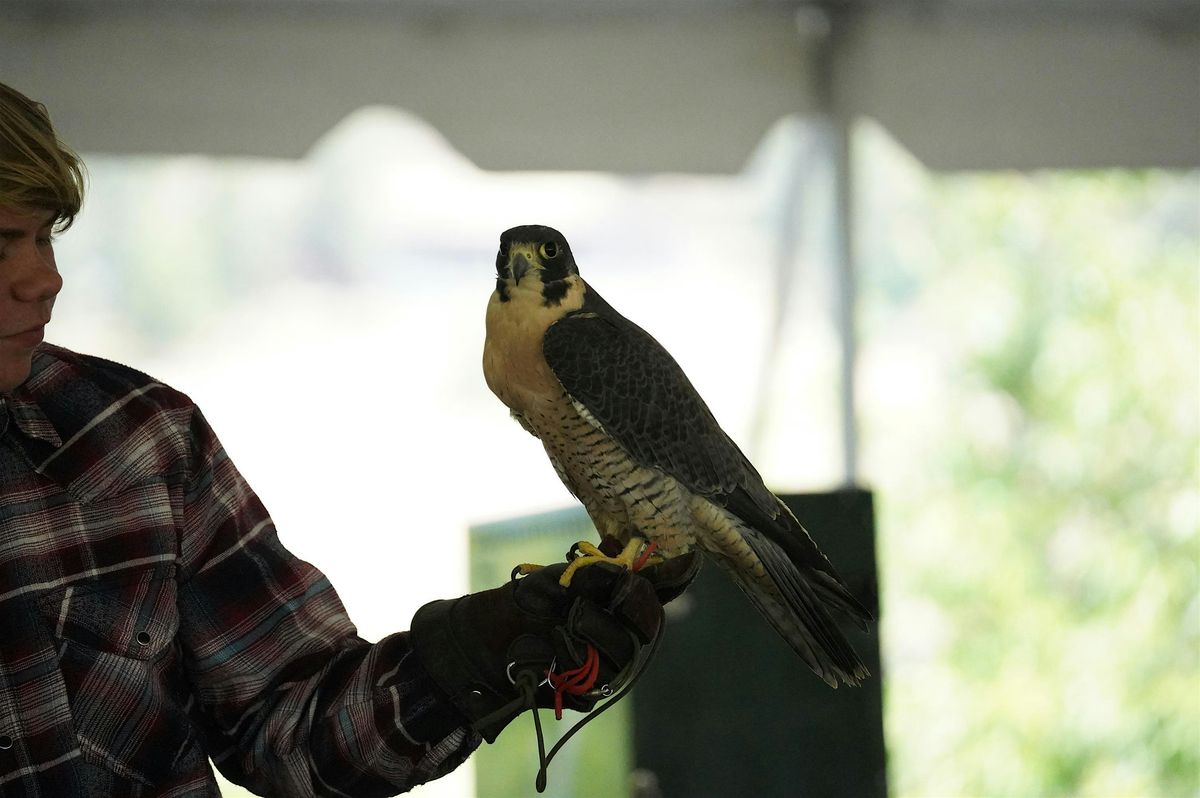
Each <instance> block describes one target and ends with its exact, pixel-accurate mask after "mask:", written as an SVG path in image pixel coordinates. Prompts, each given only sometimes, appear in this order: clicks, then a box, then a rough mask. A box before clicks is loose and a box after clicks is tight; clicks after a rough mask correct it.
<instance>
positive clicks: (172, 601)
mask: <svg viewBox="0 0 1200 798" xmlns="http://www.w3.org/2000/svg"><path fill="white" fill-rule="evenodd" d="M462 723H463V719H462V717H461V716H460V715H458V714H457V712H456V711H455V710H454V709H453V708H452V707H450V705H449V703H448V702H447V701H446V700H445V699H444V698H443V697H441V696H440V694H439V693H438V692H437V688H436V687H434V685H433V682H432V681H431V679H430V677H429V676H428V674H427V673H426V672H425V671H424V670H423V669H422V668H421V666H420V665H418V663H417V661H416V656H415V655H414V654H413V653H412V649H411V647H410V645H409V641H408V635H407V633H400V634H395V635H391V636H389V637H387V638H384V639H383V640H382V641H380V642H379V643H377V644H375V645H370V644H368V643H367V642H366V641H364V640H362V639H361V638H359V637H358V636H357V634H356V632H355V628H354V626H353V625H352V624H351V622H350V619H349V618H348V617H347V616H346V612H345V610H344V609H343V607H342V604H341V601H340V600H339V599H338V597H337V594H336V593H335V592H334V590H333V588H332V587H331V586H330V584H329V582H328V580H327V579H326V578H325V576H324V575H323V574H321V573H320V572H319V571H317V570H316V569H315V568H313V567H312V566H311V565H309V564H308V563H305V562H303V561H301V560H299V559H297V558H296V557H294V556H293V555H292V554H290V553H289V552H288V551H287V550H286V549H285V548H284V547H283V546H282V544H280V542H279V539H278V538H277V537H276V534H275V528H274V526H273V525H272V523H271V519H270V517H269V516H268V515H267V511H266V509H265V508H264V507H263V506H262V504H261V503H260V502H259V500H258V498H257V497H256V496H255V495H254V493H253V492H252V491H251V490H250V488H249V486H248V485H247V484H246V482H245V481H244V480H243V479H242V477H241V475H239V474H238V472H237V470H236V469H235V468H234V466H233V463H232V462H231V461H230V460H229V458H228V456H227V455H226V454H225V451H224V449H222V447H221V444H220V442H219V441H218V440H217V438H216V436H215V435H214V434H213V432H212V430H211V429H210V428H209V426H208V424H207V423H206V422H205V420H204V417H203V416H202V415H201V414H200V411H199V410H198V409H197V408H196V407H195V405H193V404H192V402H191V401H190V400H189V399H188V398H187V397H186V396H184V395H183V394H181V393H179V392H177V391H174V390H172V389H171V388H169V387H167V386H165V385H162V384H160V383H158V382H155V381H154V380H152V379H151V378H149V377H147V376H145V375H144V374H141V373H139V372H136V371H134V370H132V369H129V368H126V367H124V366H120V365H117V364H114V363H110V362H107V361H104V360H100V359H97V358H92V357H85V356H81V355H77V354H74V353H72V352H69V351H67V350H64V349H61V348H58V347H54V346H49V345H43V346H42V347H41V348H40V350H39V351H38V352H37V353H36V355H35V357H34V364H33V372H32V374H31V376H30V378H29V379H28V380H27V381H26V382H25V384H24V385H22V386H21V387H20V388H18V389H16V390H15V391H13V392H12V393H11V394H9V395H7V396H0V796H3V798H18V796H19V797H20V798H35V797H36V798H68V797H70V798H74V797H75V796H104V798H121V797H122V796H171V797H172V798H174V797H176V796H213V795H217V794H218V791H217V787H216V784H215V782H214V779H213V775H212V771H211V769H210V768H209V766H208V757H211V758H212V759H213V761H214V762H216V764H217V766H218V767H219V768H220V769H221V771H222V772H223V773H224V774H225V775H226V776H228V777H229V778H230V779H231V780H232V781H234V782H237V783H240V784H244V785H246V786H248V787H249V788H250V789H252V790H254V791H255V792H259V793H262V794H265V795H274V796H286V798H299V797H300V796H315V795H338V796H340V795H351V796H367V795H372V796H373V795H393V794H395V793H397V792H401V791H403V790H405V789H408V788H410V787H412V786H413V785H416V784H420V783H421V782H424V781H427V780H429V779H433V778H436V777H438V776H440V775H442V774H444V773H446V772H448V771H450V770H452V769H453V768H455V767H456V766H457V765H458V764H459V763H461V762H462V761H463V760H464V759H465V758H466V757H467V755H468V754H470V753H471V751H472V750H474V748H475V747H476V746H477V745H478V744H479V738H478V736H477V735H475V734H473V733H470V732H468V731H467V730H466V729H464V728H463V726H462Z"/></svg>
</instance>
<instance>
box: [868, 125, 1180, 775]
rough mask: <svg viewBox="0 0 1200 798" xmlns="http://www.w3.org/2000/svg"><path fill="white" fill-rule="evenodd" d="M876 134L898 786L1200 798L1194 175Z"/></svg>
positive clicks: (875, 268) (875, 416)
mask: <svg viewBox="0 0 1200 798" xmlns="http://www.w3.org/2000/svg"><path fill="white" fill-rule="evenodd" d="M862 141H863V144H864V146H863V148H862V150H863V152H862V155H863V159H862V162H861V163H862V165H863V168H862V171H861V172H860V174H861V175H862V176H863V177H862V179H861V181H860V182H861V186H860V192H861V201H862V203H863V213H864V217H863V222H862V227H861V229H862V230H863V231H864V234H863V237H862V241H861V242H860V247H861V248H860V257H861V263H862V264H863V275H862V278H861V283H862V286H863V291H864V304H863V306H862V309H861V315H860V322H861V324H862V332H863V336H864V345H863V362H862V369H863V372H862V374H863V384H864V391H863V393H864V396H863V401H862V407H861V410H862V423H863V433H864V444H865V458H864V459H865V470H866V472H867V477H868V479H869V481H870V482H871V483H872V484H873V487H875V488H876V489H878V490H879V496H880V504H881V512H880V517H881V521H880V547H881V551H880V559H881V564H882V570H883V580H884V582H883V604H884V616H883V617H884V619H885V620H884V628H883V630H882V634H883V636H884V637H883V643H884V647H885V652H886V653H885V659H886V663H885V670H886V674H885V678H886V681H885V690H886V707H887V708H886V714H887V717H886V720H887V731H888V744H889V749H890V750H889V754H890V767H891V774H890V775H891V783H892V787H893V792H894V793H895V794H897V795H901V796H935V795H938V796H941V795H944V796H968V795H969V796H985V795H986V796H1059V795H1063V796H1066V795H1070V796H1077V795H1078V796H1085V795H1086V796H1185V795H1187V796H1192V795H1197V794H1200V599H1198V598H1197V586H1198V580H1197V574H1198V564H1200V544H1198V539H1197V528H1198V526H1200V472H1198V461H1197V441H1198V433H1200V430H1198V423H1197V422H1198V416H1200V316H1198V305H1200V302H1198V299H1200V297H1198V293H1200V175H1197V174H1195V173H1192V174H1178V173H1176V174H1170V173H1161V172H1137V173H1131V172H1113V171H1105V172H1094V173H1034V174H1018V173H996V174H961V175H943V176H931V175H929V174H928V173H926V172H925V171H923V169H922V168H921V167H920V166H919V165H918V164H915V163H913V162H912V161H911V160H909V159H908V158H907V156H905V155H903V154H902V153H900V152H899V151H898V150H896V149H895V148H894V147H893V146H892V145H890V144H889V143H887V142H886V141H885V140H884V139H882V137H881V136H879V135H877V134H868V135H866V136H865V137H864V138H863V140H862Z"/></svg>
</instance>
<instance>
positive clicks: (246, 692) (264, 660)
mask: <svg viewBox="0 0 1200 798" xmlns="http://www.w3.org/2000/svg"><path fill="white" fill-rule="evenodd" d="M191 440H192V462H191V464H190V466H189V474H188V479H187V480H186V483H185V487H184V489H183V490H184V495H183V497H182V508H183V509H182V518H181V523H180V526H181V541H180V563H181V565H180V586H181V592H180V598H179V612H180V616H181V621H180V642H181V645H182V647H183V654H184V659H185V662H186V669H187V675H188V681H189V682H190V685H189V687H190V690H191V692H192V695H193V706H192V707H191V710H190V711H191V714H192V716H193V718H194V720H195V722H196V725H197V726H198V727H199V729H200V730H201V734H202V736H203V738H204V739H203V742H204V744H205V747H206V749H207V751H208V752H209V755H210V756H211V757H212V759H213V761H214V763H215V764H216V765H217V767H218V768H219V769H220V770H221V772H222V773H224V774H225V776H226V777H227V778H229V779H230V780H231V781H233V782H235V783H238V784H242V785H244V786H246V787H248V788H250V789H252V790H254V791H256V792H261V793H263V794H268V795H287V796H294V797H295V798H304V797H305V796H320V795H339V796H341V795H349V796H383V795H395V794H396V793H398V792H402V791H404V790H407V789H409V788H411V787H413V786H415V785H417V784H421V783H423V782H425V781H428V780H430V779H435V778H437V777H439V776H442V775H444V774H445V773H448V772H449V771H451V770H453V769H454V768H455V767H457V766H458V765H459V764H460V763H461V762H462V761H463V760H464V759H466V757H467V756H468V755H469V754H470V753H471V752H472V751H473V750H474V749H475V748H476V747H477V746H478V745H479V743H480V738H479V737H478V735H476V734H475V733H473V732H471V731H469V730H468V729H467V728H466V727H465V725H464V724H465V721H464V719H463V717H462V716H461V715H460V714H459V713H458V711H457V710H456V709H454V708H453V707H452V705H451V704H450V703H449V701H448V700H447V699H446V698H445V697H444V696H443V695H441V693H440V692H439V690H438V688H437V687H436V686H435V685H434V683H433V680H432V679H431V678H430V677H429V675H428V673H427V672H426V671H425V670H424V669H423V667H422V666H421V665H420V664H419V662H418V660H417V657H416V655H415V653H414V652H413V650H412V646H411V645H410V643H409V636H408V633H407V632H401V633H398V634H393V635H391V636H389V637H386V638H384V639H383V640H381V641H380V642H378V643H376V644H374V645H372V644H369V643H367V642H366V641H365V640H363V639H362V638H360V637H359V636H358V634H357V632H356V630H355V628H354V625H353V624H352V623H351V621H350V619H349V617H348V616H347V614H346V611H345V609H344V608H343V606H342V603H341V600H340V599H339V598H338V596H337V593H336V592H335V591H334V589H333V587H332V586H331V585H330V583H329V580H328V579H327V578H326V577H325V575H324V574H322V573H321V572H320V571H318V570H317V569H316V568H314V567H313V566H312V565H309V564H308V563H306V562H304V561H303V560H300V559H299V558H297V557H295V556H293V555H292V554H291V553H290V552H288V551H287V549H285V548H284V547H283V545H282V544H281V543H280V542H279V539H278V537H277V536H276V533H275V527H274V525H273V524H272V522H271V519H270V516H269V515H268V514H267V511H266V509H265V508H264V507H263V505H262V503H261V502H260V501H259V499H258V497H257V496H256V495H255V494H254V492H253V491H252V490H251V489H250V487H249V485H247V484H246V481H245V480H244V479H243V478H242V477H241V475H240V474H239V473H238V471H237V469H236V468H235V467H234V465H233V463H232V462H231V461H230V459H229V457H228V456H227V455H226V453H225V450H224V449H223V448H222V447H221V444H220V442H219V441H218V440H217V438H216V436H215V434H214V433H213V431H212V429H211V428H210V427H209V426H208V424H207V422H206V421H205V420H204V418H203V416H202V415H201V414H200V412H199V410H196V411H195V413H194V415H193V418H192V424H191Z"/></svg>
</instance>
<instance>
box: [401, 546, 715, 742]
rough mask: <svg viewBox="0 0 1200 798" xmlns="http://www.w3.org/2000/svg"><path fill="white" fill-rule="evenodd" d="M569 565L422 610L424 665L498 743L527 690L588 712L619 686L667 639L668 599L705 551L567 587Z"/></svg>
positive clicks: (417, 635) (591, 574) (589, 575)
mask: <svg viewBox="0 0 1200 798" xmlns="http://www.w3.org/2000/svg"><path fill="white" fill-rule="evenodd" d="M566 567H567V566H566V563H557V564H555V565H550V566H547V567H545V568H543V569H541V570H538V571H535V572H533V573H531V574H529V575H527V576H523V577H517V578H514V579H513V580H512V581H511V582H510V583H508V584H507V585H504V586H502V587H498V588H494V589H492V590H486V591H483V592H481V593H472V594H469V595H466V596H462V597H460V598H457V599H449V600H443V601H434V602H431V603H430V604H426V605H425V606H424V607H421V609H419V610H417V613H416V615H415V616H414V617H413V622H412V643H413V648H414V649H415V650H416V653H417V656H418V657H419V658H420V660H421V663H422V664H423V665H424V667H425V669H426V670H427V671H428V672H429V674H430V676H431V677H432V678H433V680H434V682H436V683H437V685H438V686H439V687H440V688H441V689H442V691H443V692H444V693H445V694H446V695H447V696H448V697H449V698H450V700H451V701H452V702H453V703H454V705H455V706H456V707H458V709H459V710H460V711H461V712H462V713H463V714H464V715H465V716H466V717H467V719H468V721H469V722H470V723H471V725H472V726H473V727H474V728H475V729H476V730H477V731H479V733H480V734H482V735H483V737H484V739H485V740H487V741H488V742H489V743H490V742H494V741H495V739H496V737H497V735H499V733H500V731H501V730H502V729H504V727H505V726H507V725H508V723H509V722H510V721H511V720H512V719H513V718H514V717H516V716H517V715H519V714H520V713H521V712H523V711H524V710H525V709H528V708H529V702H528V701H527V700H525V699H526V698H527V696H526V694H525V693H523V689H532V691H533V695H532V703H533V704H535V705H536V706H539V707H554V706H555V705H556V702H561V703H560V705H561V706H565V707H568V708H570V709H576V710H580V711H588V710H590V709H591V708H592V707H593V706H594V705H595V703H596V702H597V701H598V700H599V699H600V698H602V697H604V696H606V695H609V694H611V693H612V692H614V691H615V690H617V689H619V688H620V687H621V686H622V684H623V683H624V680H625V679H626V678H627V677H628V674H629V671H630V667H629V666H630V665H631V664H632V663H634V662H635V660H636V659H637V658H638V656H639V654H640V653H642V651H643V647H645V646H646V645H647V644H649V643H650V642H651V641H653V640H654V639H655V638H656V637H657V636H658V634H659V632H660V630H661V626H662V620H663V615H662V604H663V602H665V601H669V600H670V599H672V598H674V597H675V596H677V595H679V593H680V592H682V590H683V588H685V587H686V586H687V584H688V583H689V582H690V581H691V578H692V577H694V576H695V573H696V571H697V570H698V567H699V557H698V556H696V555H695V554H694V553H692V554H688V555H685V556H684V557H680V558H675V559H673V560H669V561H667V562H665V563H662V564H660V565H655V566H649V567H646V568H643V569H641V570H640V571H639V572H638V573H632V572H631V571H629V570H628V569H626V568H622V567H620V566H616V565H610V564H608V563H598V564H594V565H589V566H586V567H584V568H581V569H579V570H578V571H576V572H575V575H574V577H573V578H572V580H571V585H570V586H569V587H566V588H564V587H562V586H561V585H559V583H558V579H559V577H560V576H561V575H562V573H563V571H564V570H565V568H566ZM643 664H644V663H643ZM564 681H567V682H570V684H569V685H568V688H566V689H557V690H556V684H554V683H559V684H561V683H562V682H564ZM552 682H553V683H552ZM580 688H586V689H583V690H580ZM572 689H573V690H574V691H575V692H572V691H571V690H572Z"/></svg>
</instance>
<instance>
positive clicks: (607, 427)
mask: <svg viewBox="0 0 1200 798" xmlns="http://www.w3.org/2000/svg"><path fill="white" fill-rule="evenodd" d="M483 371H484V376H485V378H486V379H487V384H488V387H489V388H491V390H492V392H493V393H495V394H496V395H497V396H498V397H499V398H500V400H501V401H503V402H504V404H506V405H507V406H508V407H509V409H510V410H511V411H512V416H513V418H515V419H516V420H517V421H518V422H520V424H521V426H522V427H524V428H525V429H526V430H527V431H529V432H530V433H532V434H533V435H534V436H536V437H537V438H539V439H540V440H541V441H542V444H543V446H544V447H545V449H546V454H547V455H549V457H550V462H551V463H553V465H554V469H555V471H557V472H558V476H559V478H560V479H562V481H563V483H564V484H565V485H566V486H567V489H568V490H570V491H571V493H572V494H573V495H574V496H575V497H576V498H577V499H579V501H580V502H581V503H582V504H583V506H584V507H585V508H586V509H587V512H588V515H589V516H590V517H591V519H592V522H593V523H594V524H595V525H596V529H597V531H598V532H599V533H600V535H601V537H605V536H614V537H616V538H617V539H619V540H620V541H621V542H622V543H623V544H624V543H627V544H628V545H627V546H626V549H625V552H623V554H622V556H621V558H620V559H621V561H622V562H624V563H625V564H629V563H631V562H632V557H633V556H635V555H636V554H637V553H639V552H640V546H641V545H642V540H641V539H645V540H646V541H649V542H651V543H652V544H654V546H655V547H656V550H657V552H658V553H660V554H661V555H662V556H664V557H667V558H670V557H675V556H680V555H683V554H685V553H687V552H688V551H691V550H692V549H699V550H700V551H701V552H703V553H704V554H705V555H706V556H707V557H708V558H709V559H711V560H713V561H714V562H716V563H717V564H718V565H720V566H721V567H722V568H724V570H725V571H726V572H727V573H728V574H729V575H730V576H731V577H732V578H733V580H734V582H736V583H737V585H738V587H740V588H741V589H742V591H743V592H745V594H746V595H747V596H748V597H749V598H750V601H751V602H753V604H754V606H755V607H756V608H757V609H758V611H759V612H760V613H761V614H762V615H763V616H765V617H766V619H767V620H768V621H769V622H770V623H771V625H772V626H773V627H774V628H775V630H776V631H777V632H778V633H779V634H780V635H781V636H782V637H783V638H784V639H785V640H786V641H787V642H788V644H789V645H790V646H791V647H792V649H793V650H795V652H796V653H797V654H799V655H800V657H801V658H802V659H803V660H804V662H805V663H807V664H808V666H809V667H810V668H812V670H813V671H814V672H815V673H816V674H817V675H818V676H820V677H821V678H822V679H823V680H824V681H825V682H826V683H827V684H829V685H830V686H832V687H837V685H838V680H839V679H840V680H841V681H842V682H845V683H846V684H855V685H856V684H858V683H859V682H860V680H862V679H863V678H865V677H866V676H867V675H868V673H867V669H866V667H865V666H864V665H863V663H862V661H861V660H860V659H859V657H858V655H857V654H856V653H855V652H854V650H853V649H852V648H851V647H850V645H849V643H847V641H846V639H845V637H844V636H843V635H842V633H841V632H840V631H839V630H838V628H837V626H836V625H835V624H834V622H833V621H832V619H831V617H830V614H829V610H830V609H831V608H832V609H836V610H839V611H841V612H843V613H845V614H846V615H848V616H849V617H850V618H851V619H853V620H854V621H855V622H856V623H857V624H858V625H859V626H860V627H861V628H863V629H864V630H865V629H866V621H868V620H870V619H871V615H870V613H869V612H868V611H867V610H866V609H865V608H864V607H863V606H862V604H860V603H859V602H858V600H857V599H855V597H854V596H853V595H852V594H851V593H850V591H849V589H847V587H846V585H845V583H844V582H843V581H842V579H841V578H840V577H839V576H838V575H837V572H836V571H834V569H833V566H832V565H831V564H830V563H829V560H828V559H826V557H825V555H824V554H822V553H821V551H820V550H819V549H818V548H817V546H816V544H815V543H814V542H813V540H812V538H811V537H809V535H808V532H807V531H806V530H805V529H804V527H803V526H801V525H800V522H799V521H797V520H796V517H795V516H794V515H793V514H792V512H791V511H790V510H789V509H788V508H787V507H786V506H785V505H784V504H783V502H782V501H780V500H779V498H778V497H776V496H775V495H774V494H773V493H771V491H769V490H768V489H767V488H766V486H765V485H764V484H763V481H762V478H761V477H760V476H759V474H758V472H757V471H756V470H755V468H754V466H753V465H751V464H750V461H749V460H747V459H746V456H745V455H743V454H742V452H741V450H740V449H739V448H738V447H737V444H735V443H734V442H733V441H732V440H731V439H730V438H729V436H728V435H726V434H725V432H724V431H723V430H722V429H721V428H720V426H718V424H717V421H716V419H715V418H713V415H712V413H711V412H710V411H709V409H708V406H707V405H706V404H705V403H704V400H703V399H701V398H700V395H699V394H698V393H697V392H696V389H695V388H693V387H692V384H691V382H690V381H689V380H688V378H687V377H686V376H685V375H684V373H683V370H682V369H681V368H680V367H679V365H678V364H677V363H676V362H675V360H674V358H672V357H671V355H670V354H668V353H667V351H666V350H665V349H664V348H663V347H662V346H661V345H660V344H659V343H658V341H656V340H655V339H654V338H653V337H651V336H650V334H649V333H647V332H645V331H644V330H642V329H641V328H640V327H638V326H637V325H636V324H634V323H633V322H631V321H629V320H628V319H626V318H625V317H624V316H622V315H621V314H620V313H618V312H617V311H616V310H614V309H613V308H612V306H611V305H609V304H608V303H607V302H606V301H604V299H603V298H602V297H601V296H600V295H599V294H598V293H596V291H595V289H593V288H592V287H591V286H590V285H588V284H587V283H586V282H584V280H583V278H582V277H580V276H579V269H578V267H577V266H576V264H575V259H574V257H573V255H572V253H571V247H570V245H569V244H568V243H567V240H566V239H565V238H564V237H563V236H562V234H561V233H559V232H558V231H557V230H554V229H553V228H550V227H544V226H541V225H527V226H522V227H514V228H512V229H511V230H507V231H505V232H504V233H503V234H502V235H501V236H500V251H499V253H498V254H497V256H496V289H495V291H494V292H493V293H492V295H491V299H490V300H489V302H488V308H487V338H486V341H485V343H484V350H483ZM578 547H579V549H580V550H581V551H582V552H584V553H585V554H586V555H588V556H585V557H583V558H581V559H582V560H586V561H592V560H596V559H603V558H604V555H602V554H601V553H600V551H599V550H598V549H597V548H596V547H595V546H592V545H590V544H586V543H581V544H579V546H578ZM564 579H569V574H568V575H564Z"/></svg>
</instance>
